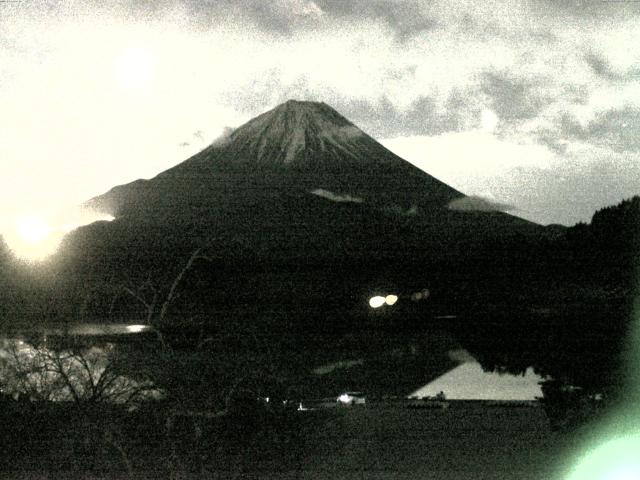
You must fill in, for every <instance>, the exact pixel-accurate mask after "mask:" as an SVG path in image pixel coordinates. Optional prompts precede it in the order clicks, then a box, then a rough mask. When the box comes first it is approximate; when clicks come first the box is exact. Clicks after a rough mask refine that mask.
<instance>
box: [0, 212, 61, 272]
mask: <svg viewBox="0 0 640 480" xmlns="http://www.w3.org/2000/svg"><path fill="white" fill-rule="evenodd" d="M5 239H6V241H7V244H8V245H9V248H10V249H11V250H12V251H13V252H14V254H15V255H16V256H17V257H20V258H22V259H24V260H28V261H36V260H43V259H45V258H46V257H48V256H50V255H51V254H53V253H54V252H55V251H56V250H57V248H58V245H59V243H60V240H61V236H60V235H58V234H57V232H56V231H55V230H54V229H53V228H51V226H50V225H49V223H48V222H47V221H46V220H45V218H44V217H43V216H41V215H37V214H29V215H22V216H19V217H17V218H16V220H15V224H14V226H13V228H12V229H9V231H8V232H6V234H5Z"/></svg>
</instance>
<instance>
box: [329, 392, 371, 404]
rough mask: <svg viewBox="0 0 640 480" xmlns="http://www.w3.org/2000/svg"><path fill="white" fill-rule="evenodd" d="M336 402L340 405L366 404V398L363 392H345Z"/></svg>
mask: <svg viewBox="0 0 640 480" xmlns="http://www.w3.org/2000/svg"><path fill="white" fill-rule="evenodd" d="M336 402H338V404H339V405H343V406H346V407H350V406H352V405H364V404H365V403H366V399H365V396H364V394H363V393H362V392H344V393H343V394H342V395H340V396H339V397H338V398H337V399H336Z"/></svg>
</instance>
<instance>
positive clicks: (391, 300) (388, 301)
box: [369, 295, 398, 308]
mask: <svg viewBox="0 0 640 480" xmlns="http://www.w3.org/2000/svg"><path fill="white" fill-rule="evenodd" d="M397 301H398V296H397V295H387V296H386V297H382V296H379V295H377V296H375V297H371V298H370V299H369V306H370V307H371V308H380V307H382V306H383V305H389V306H391V305H395V303H396V302H397Z"/></svg>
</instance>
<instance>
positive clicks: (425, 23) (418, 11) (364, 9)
mask: <svg viewBox="0 0 640 480" xmlns="http://www.w3.org/2000/svg"><path fill="white" fill-rule="evenodd" d="M317 4H318V5H319V6H320V7H321V8H322V9H323V11H325V12H326V13H327V14H329V15H332V16H334V17H337V18H340V19H345V18H346V19H355V20H358V21H368V22H371V21H380V22H383V23H384V24H386V25H387V26H389V27H390V28H391V29H392V30H393V31H394V32H395V34H396V35H397V37H398V39H400V40H406V39H408V38H411V37H413V36H415V35H416V34H418V33H421V32H424V31H429V30H432V29H434V28H436V27H437V25H438V24H437V21H436V20H435V18H433V17H432V16H430V15H429V13H428V12H426V11H425V8H424V3H422V2H416V1H402V2H399V1H397V0H395V1H394V0H356V1H344V0H318V1H317Z"/></svg>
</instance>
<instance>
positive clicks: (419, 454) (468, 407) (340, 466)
mask: <svg viewBox="0 0 640 480" xmlns="http://www.w3.org/2000/svg"><path fill="white" fill-rule="evenodd" d="M17 421H19V419H18V418H17V417H15V416H14V417H13V419H9V418H5V419H4V422H9V423H4V426H5V427H8V429H7V428H5V429H4V432H3V433H4V438H3V442H4V445H6V446H9V443H7V442H12V445H11V447H10V448H5V450H4V452H5V454H9V455H11V458H5V459H4V460H5V461H4V462H2V468H3V470H2V472H0V478H3V479H4V478H6V479H12V480H13V479H15V480H17V479H30V480H31V479H45V478H63V477H65V478H83V479H90V478H92V479H121V478H122V479H133V478H135V479H142V478H144V479H151V478H176V479H177V478H185V479H187V478H188V479H191V478H194V479H205V478H207V479H209V478H211V479H214V478H215V479H223V478H237V479H285V480H286V479H331V480H339V479H381V480H387V479H447V480H456V479H461V480H466V479H487V480H492V479H545V480H547V479H555V478H558V477H557V475H556V468H557V466H558V464H559V463H560V462H562V461H563V452H564V451H565V444H567V443H568V441H569V440H568V438H567V437H563V436H561V435H559V434H557V433H554V432H552V431H551V430H550V429H549V424H548V421H547V418H546V416H545V414H544V411H543V410H542V408H539V407H505V406H498V407H488V406H486V405H482V404H480V403H473V402H470V403H456V402H452V404H451V407H450V408H448V409H408V408H406V407H405V406H404V405H400V404H389V403H379V404H368V405H366V406H363V407H361V406H358V407H353V408H332V409H320V410H313V411H306V412H288V413H287V414H286V415H283V416H282V415H281V416H276V417H260V416H257V417H252V418H244V419H240V420H238V419H236V420H233V419H225V420H223V421H216V422H214V423H210V424H206V425H203V428H202V430H201V431H200V432H199V434H198V435H194V433H195V432H194V430H193V426H192V424H191V423H190V422H188V421H186V422H184V423H183V424H182V425H176V428H175V429H174V430H173V431H172V432H171V433H167V432H166V430H165V426H164V425H165V423H164V420H163V417H162V415H161V414H160V413H157V412H156V413H155V414H154V415H147V416H145V417H141V416H139V415H138V416H137V417H136V416H119V417H117V418H116V417H114V416H111V417H108V416H104V415H102V416H101V417H100V419H98V420H97V421H94V422H90V423H89V424H88V423H86V422H85V423H82V424H78V423H77V421H76V420H74V419H73V418H69V419H61V420H60V421H59V422H54V423H52V422H51V421H49V422H47V423H46V424H45V423H42V424H41V423H39V422H41V421H39V420H37V419H35V417H31V420H30V422H31V423H30V425H26V426H25V425H22V426H20V425H18V426H16V424H15V422H17ZM42 421H43V422H44V420H42ZM104 422H108V424H109V426H110V427H109V428H110V432H112V433H110V434H109V435H110V436H109V435H105V434H104V431H105V430H104V429H103V427H101V426H100V425H101V423H104ZM87 425H90V428H92V429H93V431H94V433H93V434H92V435H91V436H90V437H89V438H87V437H86V436H83V435H81V433H82V430H83V429H85V430H86V429H87ZM10 430H12V431H13V433H11V432H10ZM114 432H115V433H114ZM116 435H117V436H118V437H117V438H116Z"/></svg>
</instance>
